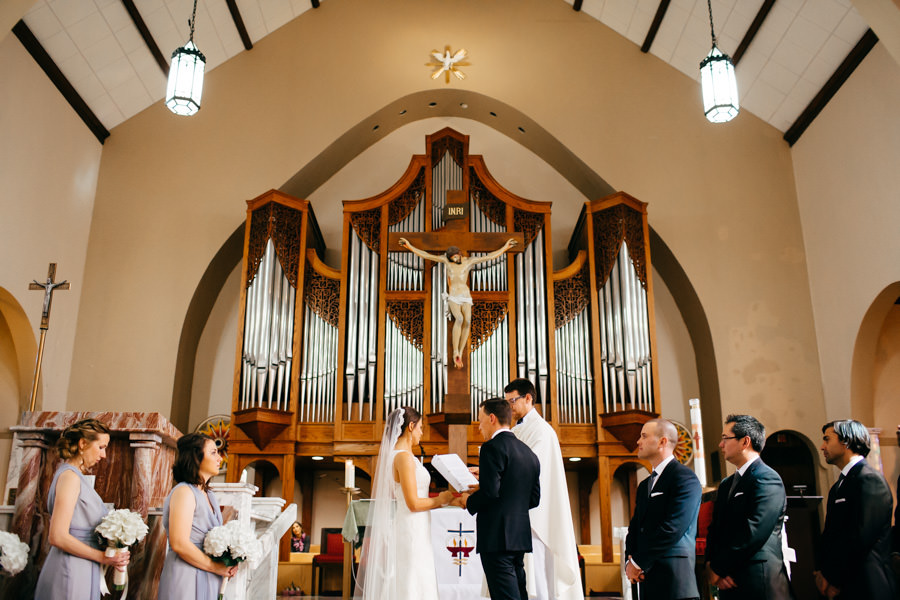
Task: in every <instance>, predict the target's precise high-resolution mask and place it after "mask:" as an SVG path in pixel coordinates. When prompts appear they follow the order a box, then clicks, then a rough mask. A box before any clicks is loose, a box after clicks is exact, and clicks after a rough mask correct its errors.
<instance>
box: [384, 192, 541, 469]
mask: <svg viewBox="0 0 900 600" xmlns="http://www.w3.org/2000/svg"><path fill="white" fill-rule="evenodd" d="M467 208H468V205H467V198H466V196H465V193H464V192H462V191H459V190H448V191H447V208H446V209H445V222H446V224H445V225H444V227H443V228H442V229H441V230H440V231H436V232H425V233H391V234H389V240H388V242H389V245H390V249H391V250H393V251H404V250H405V251H409V252H412V253H413V254H415V255H416V256H419V257H421V258H424V259H426V260H431V261H434V262H440V263H444V264H445V265H446V269H447V292H448V293H447V294H446V295H445V296H446V297H445V298H443V301H444V305H445V306H446V312H447V313H448V315H450V316H452V318H453V323H452V325H450V327H451V328H452V329H451V331H450V335H448V336H447V339H448V342H449V344H450V346H451V347H450V348H449V350H450V352H449V353H448V355H450V356H452V357H453V366H454V367H455V368H453V369H449V370H448V373H447V391H446V395H445V397H444V412H443V414H442V418H443V422H444V423H445V424H447V429H448V444H449V450H450V452H452V453H456V454H458V455H459V456H460V458H462V459H463V461H465V460H466V454H467V452H466V442H467V439H466V428H467V427H468V425H469V423H470V422H471V413H470V408H469V405H470V393H469V390H470V388H469V361H468V353H469V348H470V344H469V332H470V328H471V321H472V310H473V301H472V296H471V293H470V291H469V285H468V277H469V273H470V271H471V270H472V267H474V266H475V265H477V264H478V263H481V262H485V261H489V260H493V259H495V258H497V257H499V256H500V255H502V254H504V253H506V252H511V253H515V252H521V251H522V250H523V246H524V236H523V235H522V234H521V233H505V232H497V233H474V232H470V231H469V226H468V224H469V219H468V214H467V211H466V210H465V209H467ZM454 213H456V214H458V215H459V216H462V217H464V218H452V216H456V215H454ZM461 248H462V250H461ZM464 251H465V252H466V253H471V252H488V253H489V254H487V255H485V256H480V257H478V258H474V257H469V256H465V255H464V254H463V253H464ZM435 252H437V253H439V254H435ZM476 310H477V309H476ZM434 350H435V349H432V352H433V351H434ZM435 376H436V375H435V374H434V373H432V377H435Z"/></svg>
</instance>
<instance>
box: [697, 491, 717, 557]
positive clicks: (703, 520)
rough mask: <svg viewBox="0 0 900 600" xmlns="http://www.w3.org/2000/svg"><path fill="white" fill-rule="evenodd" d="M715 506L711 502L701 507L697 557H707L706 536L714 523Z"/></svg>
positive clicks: (698, 523) (698, 517)
mask: <svg viewBox="0 0 900 600" xmlns="http://www.w3.org/2000/svg"><path fill="white" fill-rule="evenodd" d="M713 504H714V503H713V502H712V501H711V500H710V501H707V502H704V503H702V504H701V505H700V514H699V515H697V556H705V555H706V536H707V534H708V532H709V525H710V524H711V523H712V515H713Z"/></svg>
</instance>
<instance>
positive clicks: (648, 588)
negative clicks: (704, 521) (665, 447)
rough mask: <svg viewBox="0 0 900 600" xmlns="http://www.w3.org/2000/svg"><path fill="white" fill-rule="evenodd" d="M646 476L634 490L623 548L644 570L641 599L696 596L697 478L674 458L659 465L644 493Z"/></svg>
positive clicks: (697, 594)
mask: <svg viewBox="0 0 900 600" xmlns="http://www.w3.org/2000/svg"><path fill="white" fill-rule="evenodd" d="M648 481H649V478H647V479H645V480H644V481H642V482H641V484H640V485H639V486H638V488H637V502H636V505H635V510H634V516H633V517H632V519H631V523H630V524H629V525H628V537H626V538H625V552H626V554H627V555H628V556H631V558H632V560H634V562H635V563H637V565H638V566H639V567H640V568H641V569H642V570H643V571H644V581H643V582H642V583H641V598H650V599H653V600H667V599H672V600H675V599H678V598H696V597H699V593H698V591H697V579H696V577H695V575H694V563H695V561H696V553H697V549H696V540H697V514H698V513H699V511H700V495H701V489H700V481H699V480H698V479H697V476H696V475H694V472H693V471H692V470H690V469H689V468H687V467H685V466H684V465H682V464H681V463H679V462H678V461H677V460H672V461H670V462H669V464H667V465H666V468H665V469H663V472H662V473H661V474H660V475H659V477H658V478H657V481H656V483H655V484H654V486H653V492H652V496H651V494H649V493H648V490H647V487H648Z"/></svg>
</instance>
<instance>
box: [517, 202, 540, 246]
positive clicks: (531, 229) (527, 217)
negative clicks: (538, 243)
mask: <svg viewBox="0 0 900 600" xmlns="http://www.w3.org/2000/svg"><path fill="white" fill-rule="evenodd" d="M513 224H514V231H521V232H522V235H524V236H525V245H526V246H528V245H529V244H531V242H533V241H534V238H536V237H537V234H538V233H540V231H541V228H542V227H543V226H544V215H543V214H542V213H533V212H526V211H524V210H518V209H516V210H514V211H513Z"/></svg>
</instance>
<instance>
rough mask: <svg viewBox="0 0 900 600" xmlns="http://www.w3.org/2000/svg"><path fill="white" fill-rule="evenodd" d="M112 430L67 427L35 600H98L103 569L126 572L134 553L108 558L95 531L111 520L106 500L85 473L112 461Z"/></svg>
mask: <svg viewBox="0 0 900 600" xmlns="http://www.w3.org/2000/svg"><path fill="white" fill-rule="evenodd" d="M108 445H109V428H108V427H107V426H106V425H104V424H103V423H101V422H100V421H98V420H97V419H84V420H82V421H78V422H77V423H74V424H73V425H71V426H69V427H67V428H66V429H65V430H64V431H63V432H62V434H61V435H60V436H59V441H57V443H56V449H57V451H58V452H59V457H60V458H61V459H62V462H61V463H60V465H59V468H57V469H56V473H55V474H54V475H53V482H52V483H51V484H50V493H49V494H48V503H47V506H48V509H49V510H50V531H49V535H48V537H49V542H50V546H52V547H51V548H50V553H49V554H48V555H47V559H46V560H45V561H44V566H43V568H42V569H41V574H40V576H39V577H38V582H37V589H36V590H35V592H34V598H35V600H50V599H59V598H63V599H65V600H97V599H99V598H100V577H101V575H100V565H112V566H114V567H116V568H120V569H123V570H124V569H125V567H126V565H128V558H129V553H128V552H123V553H122V554H119V555H116V556H114V557H111V558H110V557H107V556H105V555H104V554H103V551H102V550H100V547H99V546H98V542H97V536H96V534H95V533H94V528H95V527H96V526H97V525H99V524H100V520H101V519H102V518H103V517H104V516H106V513H107V509H106V507H105V506H104V505H103V500H102V499H101V498H100V496H99V495H98V494H97V492H95V491H94V488H93V487H92V486H91V484H90V483H88V481H87V480H86V479H85V477H84V472H85V471H87V470H89V469H90V468H91V467H93V466H94V465H96V464H97V463H98V462H100V460H102V459H104V458H106V447H107V446H108Z"/></svg>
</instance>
